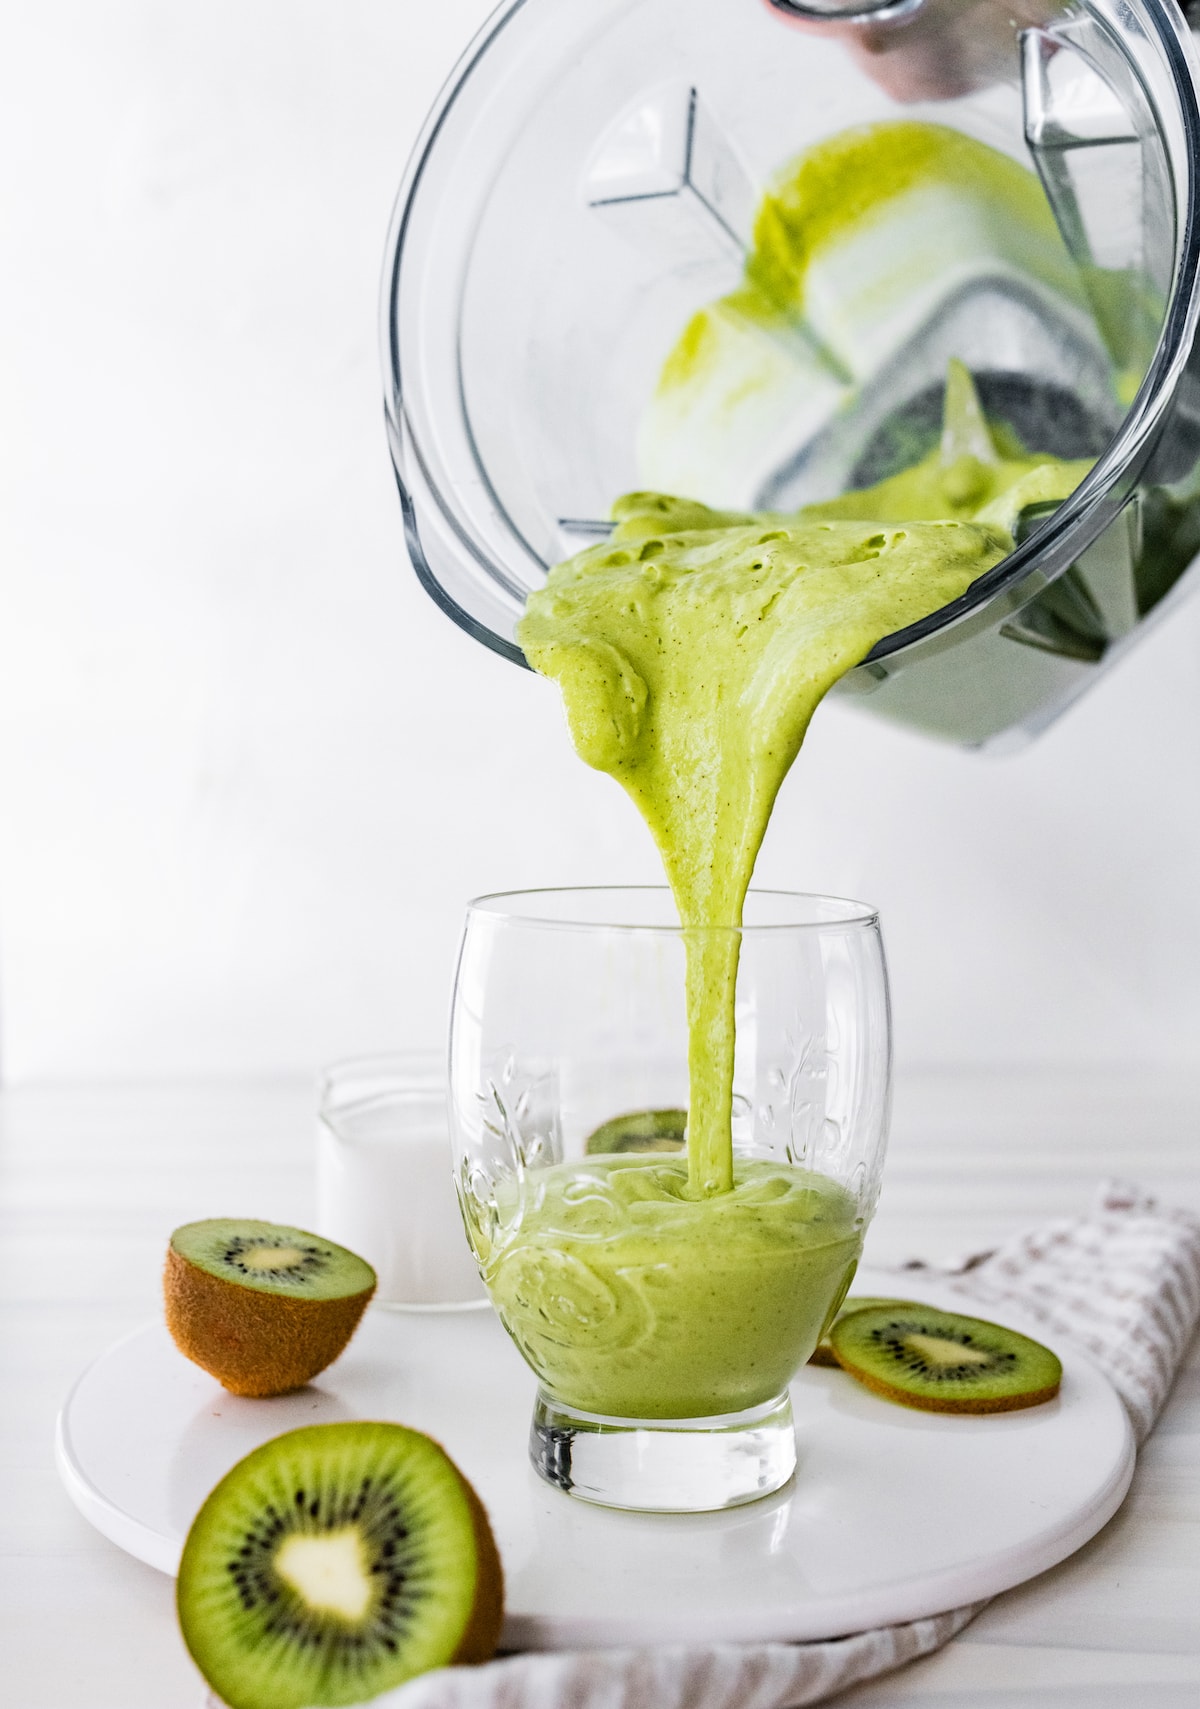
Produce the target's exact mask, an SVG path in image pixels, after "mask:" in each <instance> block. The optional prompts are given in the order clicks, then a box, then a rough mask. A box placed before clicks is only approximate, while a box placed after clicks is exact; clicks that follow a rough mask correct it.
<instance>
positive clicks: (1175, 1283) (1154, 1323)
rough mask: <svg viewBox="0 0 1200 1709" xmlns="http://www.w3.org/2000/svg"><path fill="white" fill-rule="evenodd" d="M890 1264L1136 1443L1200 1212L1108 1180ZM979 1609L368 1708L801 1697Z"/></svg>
mask: <svg viewBox="0 0 1200 1709" xmlns="http://www.w3.org/2000/svg"><path fill="white" fill-rule="evenodd" d="M904 1270H905V1272H911V1271H918V1270H919V1271H922V1272H924V1273H927V1274H929V1275H934V1276H937V1277H938V1278H939V1280H941V1281H943V1282H945V1283H946V1284H948V1285H949V1287H951V1288H952V1289H953V1290H954V1291H955V1292H957V1293H960V1294H962V1296H963V1298H964V1303H966V1302H970V1303H973V1304H974V1305H977V1306H981V1307H986V1308H988V1309H987V1314H986V1315H997V1316H999V1315H1002V1311H1003V1308H1004V1307H1010V1308H1013V1309H1014V1310H1017V1311H1019V1312H1020V1314H1021V1316H1022V1317H1024V1318H1028V1319H1031V1320H1033V1321H1035V1322H1037V1323H1040V1324H1042V1325H1044V1326H1045V1328H1046V1329H1047V1331H1050V1332H1051V1333H1052V1334H1053V1335H1054V1336H1055V1337H1061V1338H1062V1339H1063V1340H1066V1341H1070V1342H1073V1343H1074V1344H1075V1346H1077V1347H1079V1348H1080V1349H1082V1350H1083V1351H1084V1352H1085V1353H1087V1354H1089V1355H1090V1356H1091V1358H1092V1359H1093V1360H1094V1362H1095V1363H1096V1364H1097V1365H1099V1366H1100V1368H1101V1369H1102V1370H1103V1371H1104V1372H1105V1374H1106V1375H1107V1376H1108V1378H1109V1380H1110V1382H1111V1383H1112V1385H1113V1387H1114V1388H1115V1389H1116V1390H1117V1392H1118V1394H1119V1395H1120V1396H1121V1399H1122V1400H1123V1401H1124V1403H1125V1405H1126V1407H1127V1408H1128V1410H1129V1416H1130V1418H1131V1420H1132V1423H1133V1428H1134V1433H1135V1435H1136V1437H1137V1440H1138V1442H1139V1443H1141V1442H1144V1441H1145V1439H1146V1437H1147V1436H1148V1435H1149V1434H1150V1431H1151V1430H1152V1429H1153V1427H1154V1423H1155V1420H1156V1419H1157V1417H1158V1415H1159V1412H1160V1411H1161V1409H1162V1405H1163V1402H1164V1401H1165V1400H1166V1398H1167V1394H1168V1392H1169V1391H1170V1388H1171V1384H1172V1382H1173V1381H1174V1378H1175V1374H1176V1372H1177V1370H1178V1369H1179V1365H1180V1362H1181V1361H1182V1359H1183V1356H1184V1353H1185V1352H1186V1351H1187V1347H1188V1343H1189V1342H1190V1340H1191V1338H1192V1336H1193V1334H1194V1333H1195V1330H1196V1325H1197V1321H1198V1320H1200V1219H1198V1218H1196V1217H1194V1216H1191V1215H1189V1214H1188V1213H1187V1212H1185V1211H1178V1210H1164V1209H1162V1208H1160V1207H1159V1206H1158V1205H1157V1204H1156V1203H1155V1201H1154V1200H1153V1199H1151V1198H1148V1197H1146V1196H1145V1195H1144V1194H1143V1193H1141V1192H1139V1190H1138V1189H1137V1188H1136V1187H1132V1186H1129V1185H1127V1184H1125V1183H1121V1182H1108V1183H1106V1185H1105V1186H1104V1187H1103V1188H1102V1189H1101V1190H1100V1192H1099V1194H1098V1195H1097V1200H1096V1203H1095V1205H1094V1206H1093V1208H1092V1210H1091V1211H1090V1212H1089V1213H1088V1215H1086V1216H1082V1217H1075V1218H1070V1219H1065V1218H1064V1219H1062V1220H1060V1221H1055V1222H1049V1223H1045V1224H1043V1225H1042V1226H1040V1227H1038V1228H1035V1229H1032V1230H1030V1231H1029V1232H1028V1233H1026V1234H1022V1235H1019V1236H1017V1237H1016V1238H1015V1239H1013V1240H1010V1241H1008V1242H1007V1243H1006V1244H1005V1245H1003V1246H999V1247H997V1248H996V1249H995V1250H994V1251H992V1252H983V1253H975V1254H972V1255H971V1256H969V1257H966V1258H962V1259H956V1260H951V1261H949V1262H947V1263H943V1264H924V1263H913V1264H910V1265H906V1266H905V1267H904ZM982 1607H984V1604H983V1603H976V1604H974V1605H973V1606H971V1607H967V1608H957V1609H954V1610H952V1611H950V1612H948V1613H945V1614H939V1615H936V1616H934V1617H932V1618H930V1619H926V1620H915V1621H912V1622H911V1623H910V1624H908V1625H903V1626H885V1627H881V1628H879V1629H877V1630H875V1631H871V1632H860V1633H858V1634H857V1635H856V1636H854V1637H850V1638H838V1639H835V1640H832V1641H830V1642H828V1643H817V1644H754V1645H739V1644H713V1645H708V1646H704V1647H697V1646H695V1645H663V1646H661V1647H656V1648H653V1649H623V1650H585V1651H575V1652H564V1653H557V1654H544V1655H543V1654H538V1655H516V1656H509V1657H506V1658H504V1659H502V1660H500V1661H495V1662H490V1663H488V1664H487V1666H485V1667H476V1668H443V1669H440V1670H439V1671H438V1672H436V1673H429V1674H425V1675H423V1676H422V1677H421V1678H420V1679H415V1680H412V1681H410V1682H409V1684H407V1685H403V1686H401V1687H399V1689H397V1690H395V1691H392V1692H388V1693H386V1694H385V1695H384V1696H382V1697H378V1698H376V1699H375V1702H374V1706H373V1709H800V1706H801V1705H804V1704H809V1703H820V1702H823V1701H824V1699H825V1698H827V1697H833V1696H834V1695H835V1694H836V1693H838V1692H839V1691H845V1690H846V1689H847V1688H848V1687H849V1686H851V1685H856V1684H859V1683H861V1682H862V1681H864V1680H867V1679H873V1678H875V1677H876V1675H878V1674H882V1673H887V1672H889V1671H890V1670H891V1669H892V1668H896V1667H900V1666H902V1665H903V1664H904V1663H905V1662H910V1661H915V1660H916V1659H917V1657H919V1656H927V1655H930V1654H932V1652H933V1651H934V1650H938V1649H941V1647H942V1645H943V1644H945V1643H948V1642H949V1640H950V1639H951V1638H952V1637H953V1636H954V1634H955V1633H956V1632H960V1631H961V1630H962V1628H963V1627H964V1626H965V1625H966V1624H967V1622H968V1621H969V1620H972V1619H973V1618H974V1617H975V1615H976V1614H978V1612H979V1610H980V1609H981V1608H982Z"/></svg>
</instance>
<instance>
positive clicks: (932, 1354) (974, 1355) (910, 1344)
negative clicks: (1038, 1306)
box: [829, 1301, 1062, 1412]
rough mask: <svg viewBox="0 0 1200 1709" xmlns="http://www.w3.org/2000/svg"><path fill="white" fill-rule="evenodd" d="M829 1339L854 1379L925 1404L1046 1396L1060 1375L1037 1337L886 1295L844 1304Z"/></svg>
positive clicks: (995, 1405) (983, 1408)
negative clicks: (851, 1306) (854, 1307)
mask: <svg viewBox="0 0 1200 1709" xmlns="http://www.w3.org/2000/svg"><path fill="white" fill-rule="evenodd" d="M829 1339H830V1342H831V1344H832V1346H833V1351H834V1354H835V1356H836V1358H837V1362H838V1364H839V1365H841V1366H842V1368H843V1370H846V1371H849V1373H850V1375H851V1376H852V1377H857V1379H858V1381H859V1382H860V1383H864V1384H865V1385H866V1387H867V1388H869V1389H872V1390H874V1392H875V1393H876V1394H879V1395H883V1396H884V1398H885V1399H886V1400H895V1401H899V1402H900V1403H901V1404H902V1405H904V1406H916V1407H921V1408H923V1409H924V1410H925V1411H927V1412H1012V1411H1015V1410H1016V1409H1017V1408H1018V1407H1024V1406H1038V1405H1040V1404H1041V1403H1042V1402H1043V1401H1047V1400H1053V1398H1054V1396H1055V1395H1056V1394H1057V1393H1058V1389H1059V1384H1060V1382H1061V1381H1062V1365H1061V1364H1060V1362H1059V1360H1058V1359H1057V1358H1056V1357H1055V1355H1054V1354H1053V1353H1052V1352H1051V1351H1050V1349H1049V1348H1048V1347H1043V1346H1042V1344H1041V1342H1040V1341H1033V1340H1031V1339H1030V1338H1029V1336H1027V1335H1019V1334H1018V1333H1017V1331H1016V1330H1015V1329H1005V1328H1004V1327H1003V1325H1001V1324H999V1323H988V1322H986V1321H985V1320H984V1319H983V1318H979V1317H964V1316H960V1315H959V1314H958V1313H957V1312H950V1311H938V1310H936V1309H935V1308H934V1307H933V1306H924V1305H905V1304H901V1303H898V1302H896V1301H887V1302H885V1303H883V1304H881V1305H876V1306H872V1307H870V1308H869V1309H867V1310H864V1311H855V1312H851V1313H850V1315H849V1316H848V1317H842V1318H841V1319H840V1320H839V1321H837V1322H835V1323H834V1325H833V1328H832V1330H831V1331H830V1335H829Z"/></svg>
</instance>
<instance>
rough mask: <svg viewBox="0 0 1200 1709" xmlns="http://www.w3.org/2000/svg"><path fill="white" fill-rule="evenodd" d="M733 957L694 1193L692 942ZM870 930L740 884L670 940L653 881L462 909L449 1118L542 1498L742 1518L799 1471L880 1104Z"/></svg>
mask: <svg viewBox="0 0 1200 1709" xmlns="http://www.w3.org/2000/svg"><path fill="white" fill-rule="evenodd" d="M716 936H720V937H721V938H722V939H723V940H725V941H727V940H728V939H729V938H730V937H731V936H732V937H734V938H736V940H737V949H738V955H739V966H738V975H737V1044H736V1055H735V1066H734V1101H733V1122H732V1133H733V1150H734V1186H733V1189H732V1191H729V1192H726V1193H720V1194H715V1195H712V1196H702V1195H697V1194H696V1193H694V1191H693V1189H692V1187H691V1186H690V1184H689V1181H688V1169H687V1155H686V1140H685V1130H686V1122H687V1113H686V1112H687V1102H688V1039H687V1025H686V1015H685V995H684V971H685V956H686V953H687V952H688V950H689V948H690V949H691V950H693V951H695V950H696V949H697V948H698V947H701V946H699V944H698V940H700V939H707V938H710V937H716ZM890 1071H891V1052H890V1025H889V1005H888V991H887V975H886V968H885V963H884V956H883V946H882V942H881V938H880V933H879V921H878V917H877V915H876V914H875V912H874V910H873V909H871V908H869V907H865V906H863V905H861V904H858V903H854V902H845V901H840V900H837V899H834V898H829V897H819V896H794V895H788V894H783V893H778V892H776V893H772V892H757V893H756V892H751V894H750V896H749V898H748V899H747V904H746V914H745V924H744V925H743V927H742V928H741V929H740V930H738V931H737V932H736V933H730V932H728V931H722V932H719V933H718V932H710V931H707V930H705V931H689V932H684V931H683V930H682V929H681V928H680V927H679V925H678V924H677V923H676V922H675V916H674V908H673V905H672V902H671V898H670V894H669V892H668V891H666V890H665V889H663V890H657V889H639V888H633V889H596V890H578V891H570V890H562V891H530V892H526V893H523V894H518V895H509V896H491V897H484V898H482V899H480V900H479V901H476V902H474V903H472V904H471V907H470V909H469V911H468V916H467V924H466V930H465V933H464V938H463V945H462V952H461V957H460V961H459V967H458V977H457V982H456V989H455V997H454V1006H453V1014H452V1022H451V1052H450V1075H451V1123H452V1138H453V1142H454V1147H455V1151H456V1153H457V1157H458V1179H459V1191H460V1195H461V1198H462V1204H463V1216H464V1220H465V1222H466V1226H467V1230H468V1234H469V1236H470V1240H471V1244H472V1246H473V1248H474V1251H475V1255H476V1258H477V1259H478V1261H479V1265H480V1270H481V1273H482V1275H483V1278H484V1281H485V1283H486V1284H487V1288H488V1292H489V1294H490V1295H491V1299H492V1303H493V1305H494V1306H495V1308H496V1311H497V1313H498V1315H499V1316H500V1318H501V1320H502V1322H503V1323H504V1325H505V1327H506V1329H507V1330H508V1332H509V1334H510V1335H511V1336H512V1338H513V1340H514V1341H515V1343H516V1345H517V1346H518V1348H519V1349H520V1351H521V1353H522V1354H523V1356H524V1357H525V1359H526V1361H527V1362H528V1364H529V1365H530V1366H531V1368H532V1369H533V1370H534V1372H535V1373H536V1375H537V1377H538V1380H539V1391H538V1397H537V1402H536V1406H535V1411H534V1419H533V1428H532V1435H531V1442H530V1446H531V1454H532V1458H533V1462H534V1465H535V1467H536V1469H537V1470H538V1472H539V1473H540V1474H541V1476H542V1477H543V1478H545V1479H546V1480H547V1481H548V1482H549V1483H552V1484H555V1485H557V1486H558V1487H559V1488H561V1489H564V1490H568V1491H570V1492H571V1493H572V1494H575V1495H577V1496H581V1497H583V1498H584V1499H588V1500H593V1501H598V1502H603V1503H606V1504H608V1505H611V1506H617V1507H632V1508H648V1509H658V1510H665V1511H676V1512H687V1511H701V1510H704V1509H709V1508H719V1507H725V1506H732V1505H736V1504H738V1503H740V1502H744V1501H751V1500H754V1499H756V1498H757V1497H759V1496H762V1495H766V1494H769V1493H770V1492H771V1491H772V1490H774V1489H778V1488H779V1487H780V1486H781V1485H782V1484H784V1483H786V1482H787V1480H788V1478H790V1477H791V1475H792V1472H793V1470H794V1467H795V1438H794V1431H793V1426H792V1415H791V1408H790V1402H789V1399H788V1384H789V1382H790V1380H791V1378H792V1377H793V1376H794V1374H795V1372H796V1371H797V1369H798V1368H799V1367H800V1366H801V1365H802V1364H803V1363H804V1361H805V1360H806V1359H807V1358H808V1357H809V1355H810V1353H811V1352H812V1350H813V1348H814V1346H815V1345H816V1343H817V1341H818V1339H819V1338H820V1336H821V1334H822V1333H823V1331H824V1329H825V1327H826V1325H827V1323H828V1322H829V1320H830V1319H831V1317H832V1315H833V1313H834V1312H835V1311H836V1310H837V1308H838V1306H839V1305H840V1303H841V1301H842V1298H843V1297H844V1295H845V1292H846V1289H847V1288H848V1287H849V1285H850V1280H851V1278H852V1276H853V1273H854V1268H855V1265H856V1263H857V1260H858V1256H859V1253H860V1252H861V1249H862V1240H863V1235H864V1232H865V1229H866V1226H867V1223H868V1221H869V1219H870V1216H871V1214H872V1211H873V1210H874V1206H875V1200H876V1196H877V1193H878V1186H879V1174H880V1169H881V1166H882V1160H883V1150H884V1144H885V1140H886V1132H887V1121H888V1113H889V1107H890Z"/></svg>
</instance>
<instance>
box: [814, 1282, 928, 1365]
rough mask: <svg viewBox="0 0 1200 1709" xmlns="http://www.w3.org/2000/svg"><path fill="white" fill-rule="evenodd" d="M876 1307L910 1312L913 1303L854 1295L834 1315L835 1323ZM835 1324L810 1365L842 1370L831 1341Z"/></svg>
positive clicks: (831, 1325) (822, 1341) (817, 1347)
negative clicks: (857, 1312)
mask: <svg viewBox="0 0 1200 1709" xmlns="http://www.w3.org/2000/svg"><path fill="white" fill-rule="evenodd" d="M876 1306H891V1307H892V1309H893V1310H898V1309H901V1308H903V1309H905V1310H908V1309H910V1308H911V1307H912V1301H911V1300H885V1299H875V1298H873V1297H872V1296H870V1295H867V1294H852V1295H851V1297H850V1298H849V1299H848V1300H846V1301H844V1302H843V1304H842V1305H840V1306H839V1307H838V1309H837V1311H836V1312H835V1313H834V1315H833V1323H840V1322H841V1320H842V1319H843V1318H844V1317H849V1316H850V1314H851V1313H852V1312H856V1311H872V1310H873V1309H874V1308H875V1307H876ZM833 1323H831V1324H830V1325H829V1328H828V1329H827V1330H826V1331H825V1333H824V1335H822V1337H821V1339H820V1340H819V1341H818V1342H817V1345H816V1346H815V1347H814V1348H813V1351H812V1357H811V1358H810V1359H809V1361H808V1362H809V1364H810V1365H830V1366H832V1367H833V1369H834V1370H840V1369H841V1367H840V1365H839V1364H838V1358H837V1354H836V1353H835V1352H834V1350H833V1343H832V1341H830V1339H829V1337H830V1335H831V1334H832V1332H833Z"/></svg>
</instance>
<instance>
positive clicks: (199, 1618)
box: [176, 1423, 504, 1709]
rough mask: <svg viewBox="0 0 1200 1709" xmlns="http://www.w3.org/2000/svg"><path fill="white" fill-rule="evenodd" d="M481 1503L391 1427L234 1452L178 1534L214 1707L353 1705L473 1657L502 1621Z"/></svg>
mask: <svg viewBox="0 0 1200 1709" xmlns="http://www.w3.org/2000/svg"><path fill="white" fill-rule="evenodd" d="M503 1601H504V1585H503V1576H502V1573H501V1569H500V1557H499V1555H498V1553H497V1551H496V1543H495V1539H494V1538H493V1536H492V1531H491V1527H490V1525H489V1524H488V1519H487V1514H486V1513H485V1512H484V1509H483V1505H482V1503H481V1502H480V1500H479V1497H478V1496H477V1495H476V1493H475V1491H474V1490H473V1489H472V1487H471V1485H470V1484H469V1483H468V1482H467V1480H466V1478H465V1477H464V1476H463V1475H462V1473H461V1472H460V1471H459V1469H458V1467H457V1466H456V1465H455V1464H454V1462H453V1461H452V1460H451V1459H450V1457H449V1455H448V1454H447V1453H446V1452H445V1450H444V1449H443V1448H441V1447H439V1445H438V1444H437V1443H436V1442H434V1441H433V1440H432V1438H431V1437H428V1436H424V1435H422V1434H421V1432H420V1431H417V1430H407V1429H405V1428H404V1427H403V1426H402V1425H399V1424H370V1423H353V1424H317V1425H311V1426H309V1427H308V1428H307V1429H303V1430H292V1431H289V1432H288V1433H287V1434H286V1435H283V1436H277V1437H276V1438H275V1439H274V1440H273V1441H271V1442H267V1443H265V1444H264V1445H263V1446H262V1447H261V1448H256V1449H255V1451H254V1452H253V1453H252V1454H248V1455H247V1456H246V1458H245V1459H244V1460H240V1461H239V1462H238V1464H237V1465H236V1466H234V1468H233V1470H232V1471H231V1472H229V1473H228V1474H227V1475H226V1476H225V1477H224V1478H222V1480H221V1482H220V1483H219V1484H218V1485H217V1487H216V1489H214V1490H213V1492H212V1494H211V1495H210V1496H209V1497H208V1500H207V1501H206V1502H205V1503H204V1506H203V1507H202V1508H201V1509H200V1511H199V1513H198V1514H197V1515H196V1518H195V1520H194V1521H193V1524H192V1528H191V1530H190V1531H189V1532H188V1537H187V1541H186V1543H185V1544H184V1547H183V1559H182V1561H181V1562H180V1567H179V1582H178V1586H177V1589H176V1602H177V1606H178V1610H179V1624H180V1627H181V1629H182V1631H183V1637H184V1642H185V1643H186V1644H187V1647H188V1649H189V1650H190V1651H191V1653H192V1656H193V1658H194V1659H195V1662H196V1664H197V1666H198V1667H199V1669H200V1671H201V1673H202V1674H203V1675H204V1677H205V1679H207V1681H208V1683H209V1684H210V1685H211V1686H212V1688H213V1690H214V1691H215V1692H216V1694H217V1695H218V1696H219V1697H220V1698H221V1699H222V1701H223V1702H225V1703H226V1704H228V1705H229V1709H317V1706H320V1709H325V1706H326V1705H340V1704H350V1703H362V1702H364V1701H366V1700H367V1699H368V1698H371V1697H375V1696H378V1695H379V1693H380V1692H382V1691H387V1690H390V1689H391V1688H392V1687H393V1686H397V1685H401V1684H402V1683H403V1682H404V1681H405V1680H407V1679H411V1678H412V1677H413V1676H414V1674H418V1673H423V1672H425V1670H426V1669H428V1668H435V1667H445V1666H447V1665H448V1664H449V1663H451V1662H483V1661H487V1659H488V1658H489V1657H490V1656H491V1655H492V1654H493V1653H494V1652H495V1648H496V1643H497V1641H498V1639H499V1636H500V1625H501V1620H502V1617H503Z"/></svg>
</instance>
